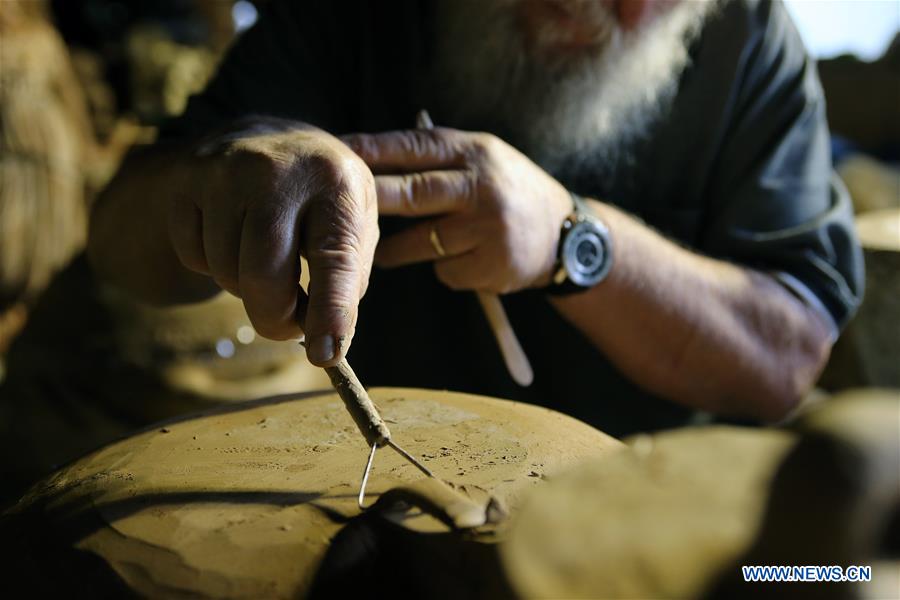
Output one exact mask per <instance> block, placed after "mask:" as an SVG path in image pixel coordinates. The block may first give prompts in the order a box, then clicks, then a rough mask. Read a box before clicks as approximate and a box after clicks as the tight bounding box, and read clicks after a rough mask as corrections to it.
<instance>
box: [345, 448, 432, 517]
mask: <svg viewBox="0 0 900 600" xmlns="http://www.w3.org/2000/svg"><path fill="white" fill-rule="evenodd" d="M386 445H388V446H390V447H391V448H393V449H394V450H396V451H397V452H398V453H399V454H400V456H402V457H403V458H405V459H406V460H408V461H409V462H410V463H412V464H413V466H415V467H416V468H417V469H419V470H420V471H422V472H423V473H425V475H427V476H428V477H434V473H432V472H431V471H430V470H428V467H426V466H425V465H423V464H422V463H420V462H419V461H417V460H416V459H415V458H413V455H412V454H410V453H409V452H407V451H406V450H404V449H403V448H401V447H400V446H398V445H397V444H395V443H394V442H393V441H392V440H388V441H387V442H386ZM376 450H378V444H372V450H371V451H369V460H368V461H366V470H365V471H363V476H362V482H361V483H360V484H359V496H357V498H356V503H357V504H358V505H359V509H360V510H365V509H366V506H365V505H364V504H363V500H365V498H366V484H368V483H369V473H371V472H372V463H373V462H375V451H376Z"/></svg>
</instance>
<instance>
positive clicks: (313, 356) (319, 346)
mask: <svg viewBox="0 0 900 600" xmlns="http://www.w3.org/2000/svg"><path fill="white" fill-rule="evenodd" d="M306 355H307V356H308V357H309V360H311V361H312V362H316V363H324V362H328V361H330V360H331V359H332V358H334V338H333V337H331V336H330V335H321V336H319V337H317V338H313V341H312V343H307V346H306Z"/></svg>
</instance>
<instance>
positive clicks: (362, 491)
mask: <svg viewBox="0 0 900 600" xmlns="http://www.w3.org/2000/svg"><path fill="white" fill-rule="evenodd" d="M376 450H378V444H372V451H371V452H369V460H368V462H366V470H365V471H363V476H362V483H360V484H359V496H358V497H357V498H356V503H357V504H358V505H359V509H360V510H365V508H366V507H365V506H364V505H363V499H365V497H366V484H367V483H369V473H370V472H371V471H372V462H373V461H374V460H375V451H376Z"/></svg>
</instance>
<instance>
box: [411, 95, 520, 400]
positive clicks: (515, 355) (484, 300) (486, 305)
mask: <svg viewBox="0 0 900 600" xmlns="http://www.w3.org/2000/svg"><path fill="white" fill-rule="evenodd" d="M416 127H418V128H419V129H434V123H433V122H432V120H431V116H430V115H429V114H428V111H427V110H420V111H419V114H417V115H416ZM475 294H476V296H477V297H478V303H479V304H481V310H483V311H484V316H485V317H487V320H488V323H489V324H490V326H491V331H493V332H494V339H496V340H497V345H498V346H499V347H500V354H501V355H503V362H504V363H506V368H507V370H509V374H510V375H511V376H512V378H513V381H515V382H516V383H518V384H519V385H521V386H522V387H528V386H529V385H531V382H532V381H534V371H533V370H532V369H531V363H530V362H529V361H528V356H527V355H526V354H525V351H524V350H523V349H522V344H520V343H519V338H518V337H516V332H515V330H513V328H512V324H511V323H510V322H509V317H507V316H506V309H504V308H503V303H502V302H500V298H499V297H498V296H497V294H490V293H487V292H475Z"/></svg>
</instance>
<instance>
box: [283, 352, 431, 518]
mask: <svg viewBox="0 0 900 600" xmlns="http://www.w3.org/2000/svg"><path fill="white" fill-rule="evenodd" d="M300 344H301V345H302V346H303V347H304V348H305V347H306V343H305V342H302V341H301V342H300ZM325 373H327V374H328V378H329V379H330V380H331V385H332V387H334V389H335V391H336V392H337V393H338V396H340V398H341V400H343V402H344V406H345V407H346V408H347V412H349V413H350V417H351V418H352V419H353V422H354V423H356V426H357V427H358V428H359V432H360V433H362V435H363V437H364V438H365V439H366V443H367V444H369V445H370V446H371V450H369V460H367V461H366V468H365V470H364V471H363V476H362V480H361V482H360V485H359V495H358V496H357V499H356V502H357V504H358V505H359V508H360V509H364V508H365V506H364V505H363V500H364V499H365V497H366V484H367V483H368V482H369V473H370V472H371V471H372V463H373V462H374V461H375V451H376V450H378V449H379V448H383V447H384V446H389V447H390V448H393V449H394V450H396V451H397V453H398V454H399V455H400V456H402V457H403V458H405V459H406V460H408V461H409V462H410V463H412V465H413V466H414V467H416V468H417V469H419V470H420V471H422V473H424V474H425V475H426V476H428V477H434V473H432V472H431V471H430V470H429V469H428V467H426V466H425V465H423V464H422V463H420V462H419V461H417V460H416V459H415V457H413V455H412V454H410V453H409V452H407V451H406V450H404V449H403V448H401V447H400V446H399V445H397V443H396V442H394V440H393V439H391V431H390V430H389V429H388V427H387V425H386V424H385V422H384V419H382V418H381V414H380V413H379V412H378V407H377V406H375V403H374V402H372V399H371V398H369V393H368V392H367V391H366V388H364V387H363V385H362V383H360V382H359V378H358V377H357V376H356V373H354V372H353V369H352V368H351V367H350V363H349V362H347V359H346V358H342V359H341V360H340V361H339V362H338V363H337V364H336V365H334V366H333V367H325Z"/></svg>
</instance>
